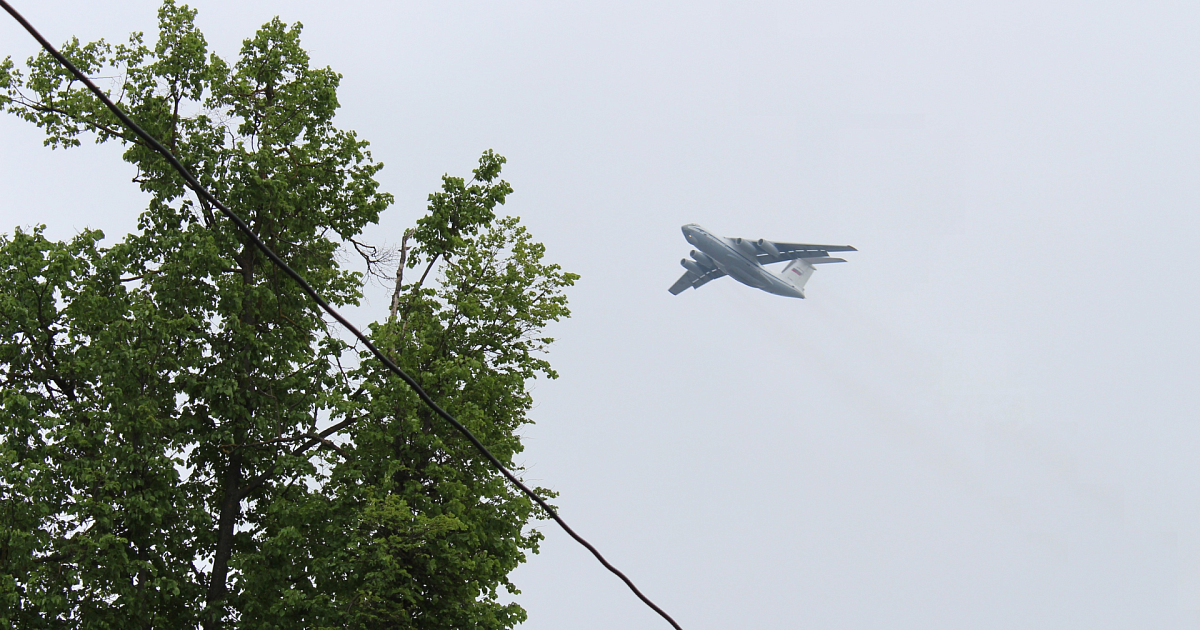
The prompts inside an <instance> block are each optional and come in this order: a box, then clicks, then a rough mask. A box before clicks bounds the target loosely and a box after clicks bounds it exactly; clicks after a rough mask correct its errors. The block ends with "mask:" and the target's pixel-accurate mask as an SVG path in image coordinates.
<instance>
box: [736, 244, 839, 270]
mask: <svg viewBox="0 0 1200 630" xmlns="http://www.w3.org/2000/svg"><path fill="white" fill-rule="evenodd" d="M746 240H747V241H749V242H750V243H751V244H753V245H754V247H755V249H756V250H758V252H759V253H758V263H759V264H760V265H766V264H770V263H773V262H782V261H785V260H795V259H797V258H808V259H810V260H809V262H810V263H813V264H821V263H833V262H846V261H845V260H844V259H842V258H830V256H829V252H856V251H858V250H857V249H855V248H854V247H851V246H850V245H813V244H809V243H776V242H774V241H767V240H759V241H750V240H749V239H746ZM772 250H774V251H772Z"/></svg>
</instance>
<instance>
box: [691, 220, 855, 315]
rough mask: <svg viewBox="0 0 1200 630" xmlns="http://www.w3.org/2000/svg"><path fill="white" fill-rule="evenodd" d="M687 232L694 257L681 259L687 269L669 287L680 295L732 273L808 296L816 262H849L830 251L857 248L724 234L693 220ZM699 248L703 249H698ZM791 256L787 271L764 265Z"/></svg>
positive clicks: (779, 292)
mask: <svg viewBox="0 0 1200 630" xmlns="http://www.w3.org/2000/svg"><path fill="white" fill-rule="evenodd" d="M683 236H684V237H685V238H687V241H688V242H689V243H691V244H692V245H694V246H695V247H696V249H693V250H692V253H691V256H692V259H691V260H688V259H687V258H684V259H683V260H681V261H679V264H681V265H683V268H684V269H687V273H685V274H683V277H682V278H680V279H679V280H677V281H676V282H675V284H673V285H671V288H670V289H668V290H669V291H670V292H671V294H672V295H679V294H680V293H683V291H684V290H685V289H687V288H688V287H691V288H693V289H699V288H700V287H702V286H704V285H705V284H707V283H708V282H709V281H712V280H716V279H717V278H720V277H721V276H729V277H731V278H733V279H734V280H737V281H738V282H741V283H742V284H745V285H748V286H752V287H754V288H756V289H762V290H763V291H766V292H767V293H774V294H775V295H784V296H787V297H797V298H801V299H803V298H804V283H806V282H808V279H809V278H810V277H812V272H813V265H819V264H822V263H835V262H846V260H845V259H844V258H831V257H830V256H829V252H856V251H858V250H857V249H854V248H853V247H851V246H849V245H806V244H804V243H776V242H774V241H768V240H764V239H761V238H760V239H758V240H757V241H753V240H750V239H748V238H723V237H720V236H717V235H715V234H713V233H711V232H709V231H708V230H705V229H704V228H702V227H700V226H699V225H696V224H695V223H689V224H687V225H685V226H683ZM697 250H699V251H697ZM785 260H790V261H791V262H790V263H788V265H787V266H786V267H784V268H783V273H781V274H779V275H776V274H774V273H771V272H770V271H768V270H767V269H764V268H763V265H767V264H771V263H776V262H783V261H785Z"/></svg>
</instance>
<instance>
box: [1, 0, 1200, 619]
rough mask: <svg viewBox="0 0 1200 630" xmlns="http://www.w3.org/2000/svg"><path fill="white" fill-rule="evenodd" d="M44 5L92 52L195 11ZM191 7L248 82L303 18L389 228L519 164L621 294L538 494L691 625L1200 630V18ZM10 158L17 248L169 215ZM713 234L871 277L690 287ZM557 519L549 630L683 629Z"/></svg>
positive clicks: (1179, 5)
mask: <svg viewBox="0 0 1200 630" xmlns="http://www.w3.org/2000/svg"><path fill="white" fill-rule="evenodd" d="M15 4H17V6H18V8H19V9H20V10H22V11H24V12H25V14H26V16H27V17H28V18H30V19H31V20H32V21H33V22H34V23H35V24H36V25H37V26H38V27H39V28H41V29H42V31H43V33H44V34H46V35H47V36H48V37H49V39H51V40H52V41H55V42H61V41H63V40H65V39H67V38H68V37H70V36H71V35H77V36H79V37H80V38H81V39H84V40H91V39H96V38H99V37H105V38H108V39H110V40H122V39H123V38H124V36H125V35H126V34H127V33H128V32H129V31H131V30H143V31H146V32H147V33H153V32H154V30H155V10H156V8H157V6H158V3H157V2H156V1H153V0H126V1H124V2H120V3H95V2H82V1H69V2H67V1H64V2H32V1H28V0H20V1H17V2H15ZM191 4H192V6H193V7H196V8H198V9H199V10H200V15H199V23H200V26H201V28H202V30H203V31H204V33H205V34H206V36H207V38H208V40H209V42H210V44H211V45H212V46H213V48H214V49H215V50H216V51H217V52H218V53H220V54H222V55H224V56H226V57H232V56H234V55H235V54H236V52H237V48H238V45H239V42H240V41H241V39H243V38H244V37H247V36H249V35H250V34H251V33H252V32H253V31H254V29H255V28H256V27H257V26H258V25H259V24H261V23H263V22H265V21H266V20H268V19H270V18H271V17H272V16H274V15H279V16H280V17H281V18H282V19H284V20H285V21H287V22H294V21H300V22H303V23H304V24H305V35H304V37H303V43H304V45H305V46H306V47H307V48H308V49H309V50H310V51H311V53H312V56H313V61H314V63H315V64H317V65H322V66H323V65H329V66H331V67H333V68H334V69H335V70H337V71H338V72H341V73H342V74H344V75H345V78H344V79H343V83H342V90H341V93H340V100H341V102H342V105H343V107H342V110H341V113H340V115H339V118H338V123H339V124H340V125H341V126H343V127H346V128H351V129H355V130H357V131H358V132H359V134H360V135H361V136H363V137H364V138H366V139H368V140H370V141H371V142H372V150H373V152H374V155H375V157H376V158H377V159H379V160H381V161H382V162H384V163H385V164H386V165H387V166H386V168H385V169H384V170H383V171H382V173H381V179H382V181H383V183H384V186H385V188H386V189H387V190H388V191H390V192H392V193H394V194H395V195H396V198H397V203H396V206H395V207H394V208H393V209H392V210H391V211H390V213H389V215H388V216H386V217H385V218H384V220H383V223H382V225H381V226H380V227H379V229H377V230H373V231H372V232H371V236H372V237H373V238H375V239H376V240H377V241H386V242H395V241H397V240H398V239H399V235H400V233H401V232H402V231H403V229H404V228H405V227H406V226H408V225H410V224H411V222H412V221H413V220H414V219H415V218H416V217H418V216H419V215H420V214H421V213H422V212H423V211H424V207H425V196H426V195H427V194H428V193H429V192H431V191H432V190H434V189H436V187H437V186H438V183H439V177H440V176H441V175H442V174H443V173H445V172H450V173H452V174H465V173H467V172H468V171H469V169H470V168H471V167H472V166H473V165H474V163H475V160H476V159H477V157H478V155H479V153H480V152H481V151H483V150H485V149H489V148H491V149H495V150H496V151H498V152H499V153H501V154H503V155H505V156H507V157H508V159H509V164H508V167H507V168H506V169H505V176H506V178H507V179H508V180H509V181H510V182H511V183H512V184H513V186H514V188H515V189H516V194H515V195H513V196H512V197H511V198H510V202H509V204H508V205H507V206H506V207H505V209H506V210H507V211H508V212H510V213H512V214H516V215H520V216H521V217H523V219H524V220H525V222H526V223H527V224H528V225H529V226H530V228H531V230H532V232H533V234H534V235H535V237H537V238H538V239H539V240H542V241H544V242H545V243H546V245H547V248H548V255H549V257H550V258H551V259H553V260H555V261H558V262H560V263H561V264H562V265H563V266H564V267H565V268H566V269H568V270H570V271H574V272H578V273H580V274H582V276H583V278H582V280H581V281H580V282H579V283H578V285H577V286H576V287H574V288H573V289H572V290H571V291H570V293H569V295H570V298H571V303H572V309H573V311H574V317H572V318H571V319H570V320H568V321H567V322H565V323H563V324H561V325H558V326H556V327H555V328H554V330H553V332H554V335H555V336H556V337H557V339H558V342H557V343H556V345H555V346H554V347H553V351H552V354H551V357H550V358H551V361H552V363H553V364H554V365H555V367H556V368H557V369H558V370H559V372H560V373H561V378H560V379H559V380H557V381H553V382H542V383H538V384H537V386H536V390H535V392H534V395H535V400H536V402H537V407H536V409H535V411H534V416H535V419H536V421H537V424H536V425H535V426H533V427H530V428H529V429H528V431H527V432H526V443H527V445H528V449H527V450H526V452H525V454H524V463H525V465H526V466H527V467H528V470H527V473H526V477H527V479H529V480H532V481H535V482H536V483H537V484H540V485H544V486H547V487H551V488H554V489H556V490H558V491H559V492H561V493H562V495H561V497H560V498H559V499H558V500H557V504H558V505H559V506H560V507H561V510H562V515H563V516H564V517H565V518H566V519H567V520H568V521H569V522H570V523H572V524H573V525H574V526H575V528H576V529H577V530H578V531H579V532H580V533H582V534H583V535H584V536H586V537H588V538H589V539H591V540H592V541H593V542H594V543H595V544H596V545H597V546H598V547H599V548H600V549H601V550H602V551H603V552H604V553H605V554H606V555H607V556H608V557H609V558H610V559H611V560H612V561H613V562H614V563H615V564H616V565H617V566H619V567H620V568H622V569H623V570H624V571H626V572H627V573H628V574H629V575H630V576H631V577H632V578H633V579H634V581H635V582H637V583H638V584H639V585H640V586H641V588H642V589H643V590H644V591H645V592H646V593H647V594H648V595H649V596H650V597H652V598H653V599H655V600H656V601H657V602H658V603H659V604H661V605H662V606H663V607H664V608H665V609H667V610H668V611H669V612H670V613H671V614H672V615H673V616H674V617H675V618H676V619H677V620H678V621H679V622H680V623H681V624H682V625H683V626H684V627H685V628H687V629H688V630H701V629H706V628H711V629H717V628H732V627H748V628H779V629H790V628H819V629H826V628H828V629H864V630H867V629H876V628H880V629H882V628H888V629H894V628H905V629H909V628H911V629H914V630H918V629H919V630H940V629H947V630H951V629H954V630H959V629H962V628H972V629H991V628H994V629H1003V630H1010V629H1012V628H1029V629H1047V630H1050V629H1054V630H1061V629H1063V628H1080V629H1087V630H1099V629H1107V628H1129V629H1135V628H1136V629H1143V628H1161V629H1175V628H1197V627H1200V470H1198V467H1200V458H1198V457H1197V453H1198V452H1200V424H1198V422H1197V420H1198V417H1197V416H1198V414H1197V410H1198V406H1200V388H1198V387H1197V375H1198V369H1200V365H1198V362H1200V352H1198V351H1200V335H1198V333H1197V323H1198V322H1200V285H1198V282H1197V275H1196V271H1195V270H1194V267H1195V261H1194V258H1195V254H1196V252H1197V247H1196V243H1197V239H1198V238H1200V213H1197V212H1196V207H1197V201H1200V177H1198V167H1200V109H1198V106H1200V102H1198V101H1200V71H1198V68H1197V59H1200V38H1198V37H1197V36H1196V33H1197V32H1200V3H1195V2H1182V1H1181V2H1148V1H1146V0H1141V1H1138V2H1133V1H1129V2H1113V1H1102V2H1082V1H1079V2H1046V1H1045V0H1042V1H1037V2H1034V1H1029V0H1017V1H1012V0H1010V1H1005V2H998V1H995V2H986V3H985V2H967V3H964V2H949V1H944V2H910V3H897V2H883V1H873V2H872V1H854V0H850V1H846V0H843V1H840V2H831V1H830V2H802V3H801V2H797V3H748V2H736V3H733V2H730V3H714V2H695V1H693V2H673V3H671V2H644V1H639V2H614V1H607V2H594V3H586V4H585V3H561V2H542V3H536V2H487V3H484V2H476V3H469V2H436V3H434V2H428V3H405V2H395V3H393V2H387V3H385V2H361V1H358V0H341V1H339V2H315V1H292V2H265V1H258V0H238V1H237V2H230V1H226V0H196V1H194V2H192V3H191ZM34 50H35V44H34V42H33V41H32V40H31V39H29V38H28V37H27V36H26V35H25V34H24V33H23V32H21V31H18V30H17V28H16V26H15V24H13V23H11V22H10V21H9V20H7V19H5V20H0V56H3V55H12V56H13V57H15V58H17V59H24V58H25V57H26V56H28V55H29V54H31V53H32V52H34ZM0 147H3V151H0V192H2V194H3V203H2V204H0V230H2V231H5V232H9V231H11V230H12V227H13V226H15V225H29V224H31V223H36V222H44V223H46V224H48V225H49V226H50V227H49V232H50V233H51V234H52V235H53V236H55V237H58V238H65V237H69V236H70V235H71V234H73V233H75V231H77V230H79V229H81V228H84V227H87V226H90V227H96V228H101V229H103V230H104V231H105V232H106V233H108V234H109V236H110V237H119V236H120V235H122V234H124V233H125V232H127V231H129V230H131V229H133V226H134V223H135V218H136V216H137V214H138V213H139V212H140V210H141V209H142V207H143V205H144V199H143V198H142V196H141V195H140V193H139V192H138V191H137V190H136V187H135V186H134V185H133V184H130V183H129V179H130V178H131V177H132V175H133V172H132V170H131V167H130V166H129V165H127V164H125V163H123V162H121V160H120V150H119V149H118V148H117V147H95V146H84V147H83V148H81V149H75V150H71V151H50V150H47V149H42V148H41V136H40V134H39V132H38V131H37V130H36V129H32V128H31V127H30V126H29V125H27V124H25V123H24V122H22V121H19V120H16V119H14V118H12V117H10V116H0ZM689 222H697V223H700V224H702V225H704V226H705V227H706V228H708V229H710V230H711V231H713V232H716V233H718V234H724V235H728V236H745V237H752V238H759V237H765V238H767V239H772V240H778V241H792V242H796V241H799V242H816V243H838V244H842V243H845V244H851V245H855V246H857V247H858V248H859V250H860V251H859V252H857V253H851V254H850V255H848V256H847V258H849V259H850V262H849V263H848V264H842V265H826V266H822V267H820V268H819V269H818V271H817V273H816V275H815V277H814V278H813V279H812V281H811V282H810V283H809V284H808V286H807V288H806V292H807V295H808V299H807V300H792V299H788V298H782V297H777V296H773V295H768V294H765V293H762V292H759V291H756V290H753V289H750V288H748V287H745V286H742V285H739V284H736V283H734V282H733V281H731V280H729V279H728V278H726V279H723V280H719V281H716V282H713V283H712V284H710V285H708V286H705V287H704V288H703V289H702V290H699V291H688V292H685V293H683V294H681V295H679V296H672V295H670V294H668V293H667V290H666V289H667V287H668V286H670V284H671V283H672V282H674V281H675V279H676V278H677V277H678V276H679V275H680V274H681V273H682V272H683V270H682V269H681V268H680V266H679V264H678V260H679V258H681V257H683V256H685V255H686V254H687V252H688V251H689V249H690V247H689V246H688V245H687V244H686V243H685V242H684V240H683V237H682V235H681V234H680V232H679V226H680V225H682V224H684V223H689ZM386 307H387V302H386V299H385V298H384V297H383V295H382V291H378V290H377V291H376V293H375V298H374V299H373V300H372V301H371V302H370V303H369V304H368V305H366V306H365V307H364V308H363V309H361V310H359V311H357V312H356V313H355V317H356V318H357V320H358V321H360V322H363V323H365V322H366V321H368V320H371V319H377V318H380V317H382V316H383V314H384V313H385V312H386ZM541 527H542V529H544V530H545V532H546V534H547V537H548V540H547V542H546V543H545V545H544V548H543V551H542V553H541V555H539V556H536V557H534V558H532V560H531V561H530V562H529V563H528V564H527V565H525V566H524V567H522V568H520V569H519V570H518V571H517V572H516V574H515V576H514V579H515V581H516V583H517V585H518V586H519V587H520V588H521V589H522V591H523V592H522V594H521V595H519V596H518V597H517V599H518V600H519V601H520V602H521V604H522V605H523V606H524V607H525V608H526V609H527V610H528V611H529V621H528V622H527V623H526V624H525V625H524V627H525V628H527V629H529V630H549V629H560V628H573V629H611V628H630V629H636V630H641V629H662V628H666V627H667V626H666V624H665V623H664V622H663V621H662V620H661V619H659V618H658V617H657V616H655V615H654V613H653V612H651V611H650V610H648V609H647V608H645V607H644V606H643V605H642V604H640V603H639V602H638V601H637V600H636V599H635V598H634V596H633V595H632V594H631V593H629V592H628V591H627V590H626V589H625V587H624V586H623V585H622V584H620V583H619V582H618V581H617V580H616V578H614V577H613V576H611V575H610V574H609V573H608V572H606V571H605V570H604V569H603V568H602V567H601V566H600V565H599V564H597V563H596V562H595V561H594V560H593V559H592V558H591V557H590V556H589V555H588V554H587V552H586V551H585V550H583V549H581V548H579V547H577V546H576V545H575V544H574V543H573V542H571V541H570V540H569V539H567V538H566V536H564V535H562V534H560V533H559V532H558V531H557V530H555V529H554V528H553V527H551V526H550V525H542V526H541Z"/></svg>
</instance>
